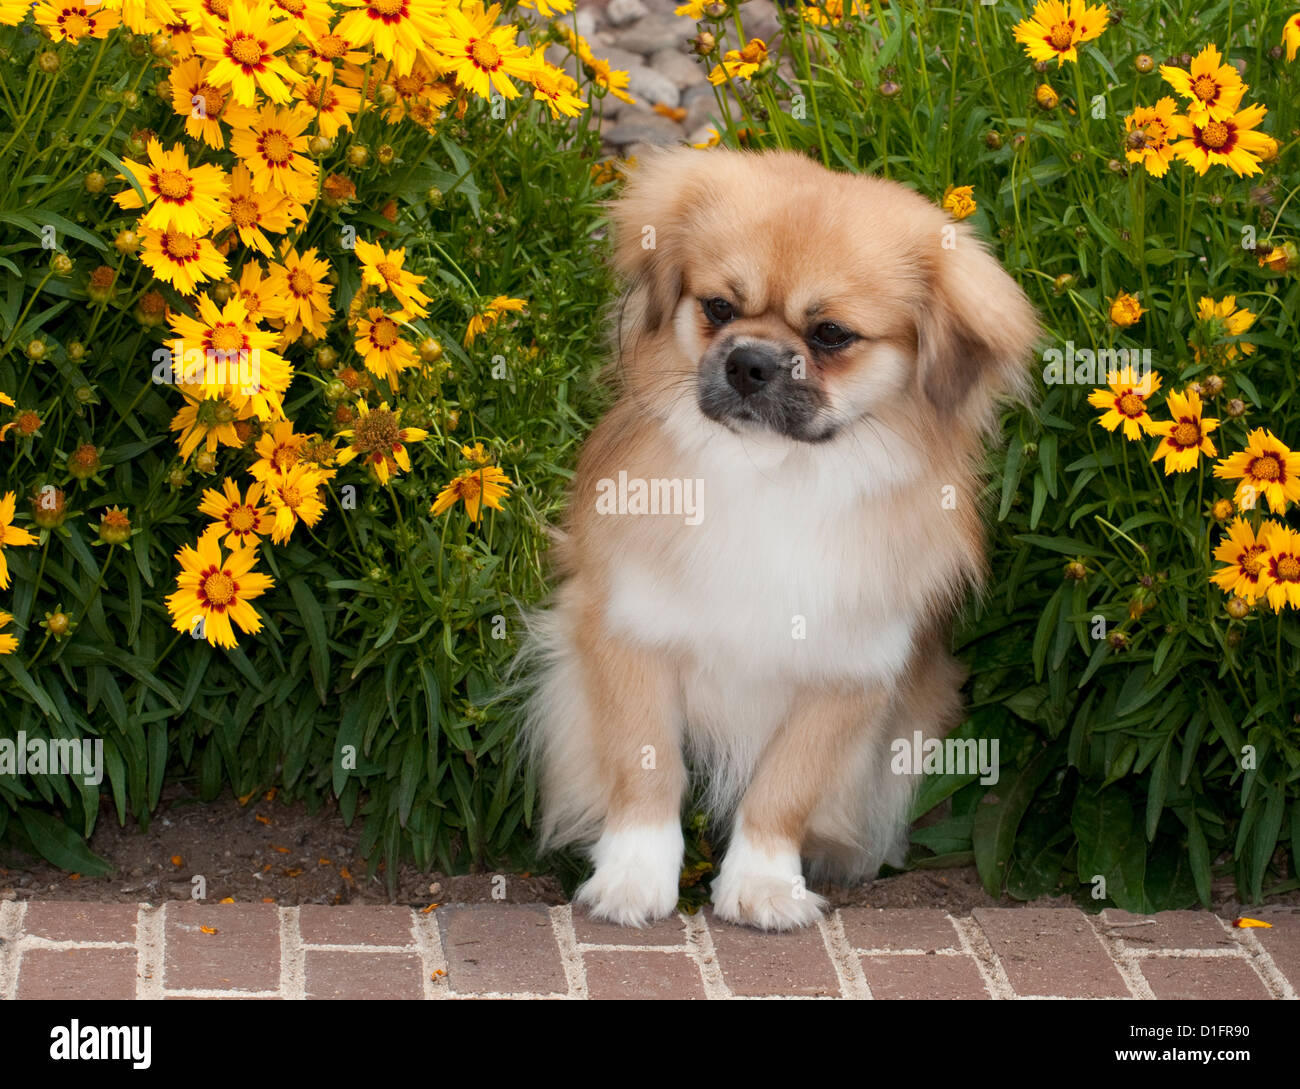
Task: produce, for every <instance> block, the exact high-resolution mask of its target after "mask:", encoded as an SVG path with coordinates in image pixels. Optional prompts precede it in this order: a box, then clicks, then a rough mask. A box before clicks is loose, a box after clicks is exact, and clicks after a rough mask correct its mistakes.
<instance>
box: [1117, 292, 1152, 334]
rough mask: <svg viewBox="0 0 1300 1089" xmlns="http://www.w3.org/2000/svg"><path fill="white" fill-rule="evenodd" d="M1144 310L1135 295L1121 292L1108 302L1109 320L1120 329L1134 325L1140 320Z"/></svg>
mask: <svg viewBox="0 0 1300 1089" xmlns="http://www.w3.org/2000/svg"><path fill="white" fill-rule="evenodd" d="M1145 313H1146V309H1145V308H1144V307H1143V306H1142V304H1141V303H1139V302H1138V298H1137V296H1136V295H1130V294H1129V293H1128V292H1127V291H1121V292H1120V293H1119V294H1118V295H1116V296H1115V297H1114V298H1113V299H1111V301H1110V320H1111V321H1112V322H1113V323H1114V324H1115V325H1117V326H1119V327H1120V328H1121V329H1127V328H1129V326H1132V325H1136V324H1137V323H1138V322H1139V321H1141V320H1142V315H1143V314H1145Z"/></svg>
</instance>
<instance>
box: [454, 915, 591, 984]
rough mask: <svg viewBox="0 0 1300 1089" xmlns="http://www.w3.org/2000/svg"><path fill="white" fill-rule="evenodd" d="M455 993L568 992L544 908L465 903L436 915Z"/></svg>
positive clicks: (562, 967) (553, 934)
mask: <svg viewBox="0 0 1300 1089" xmlns="http://www.w3.org/2000/svg"><path fill="white" fill-rule="evenodd" d="M434 915H435V917H436V918H437V920H438V926H439V929H440V931H441V933H442V943H443V949H445V950H446V955H447V978H448V980H449V982H450V985H451V989H452V990H453V991H456V992H457V993H458V994H487V993H500V994H521V993H530V994H567V993H568V983H567V981H566V980H565V976H564V965H563V962H562V961H561V960H560V950H559V947H558V946H557V945H556V944H555V933H554V931H553V930H552V929H551V917H550V914H549V913H548V912H547V910H546V908H544V907H542V906H540V905H527V904H500V903H497V904H466V905H460V906H456V907H446V908H439V909H438V911H436V912H435V913H434Z"/></svg>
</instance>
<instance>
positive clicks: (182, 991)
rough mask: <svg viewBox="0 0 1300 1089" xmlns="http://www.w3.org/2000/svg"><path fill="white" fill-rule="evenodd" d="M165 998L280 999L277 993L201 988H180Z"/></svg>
mask: <svg viewBox="0 0 1300 1089" xmlns="http://www.w3.org/2000/svg"><path fill="white" fill-rule="evenodd" d="M165 997H167V998H280V997H282V996H281V994H280V992H279V991H218V990H210V989H204V988H202V987H181V988H178V989H177V990H172V991H168V992H167V994H166V996H165Z"/></svg>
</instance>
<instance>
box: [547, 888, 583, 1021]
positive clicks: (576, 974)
mask: <svg viewBox="0 0 1300 1089" xmlns="http://www.w3.org/2000/svg"><path fill="white" fill-rule="evenodd" d="M550 916H551V931H552V932H553V933H554V934H555V944H556V945H557V946H559V949H560V960H561V961H562V962H563V964H564V979H565V982H567V983H568V985H569V997H570V998H589V997H591V996H590V993H589V992H588V990H587V965H586V962H585V961H583V959H582V952H581V950H579V949H578V935H577V932H576V931H575V930H574V929H573V908H572V907H570V906H569V905H568V904H561V905H560V906H559V907H553V908H551V910H550Z"/></svg>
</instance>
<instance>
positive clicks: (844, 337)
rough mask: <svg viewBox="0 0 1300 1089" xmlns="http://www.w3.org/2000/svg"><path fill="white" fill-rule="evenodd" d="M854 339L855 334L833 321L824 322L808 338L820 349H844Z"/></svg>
mask: <svg viewBox="0 0 1300 1089" xmlns="http://www.w3.org/2000/svg"><path fill="white" fill-rule="evenodd" d="M853 338H854V334H853V333H851V332H849V330H847V329H845V328H844V326H842V325H836V324H835V323H834V322H833V321H824V322H822V323H821V324H820V325H818V326H817V328H816V329H814V330H813V331H812V334H811V335H810V336H809V337H808V339H809V340H810V341H811V342H812V343H813V344H815V345H816V346H817V347H818V348H843V347H844V345H846V344H847V343H848V342H849V341H851V340H852V339H853Z"/></svg>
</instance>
